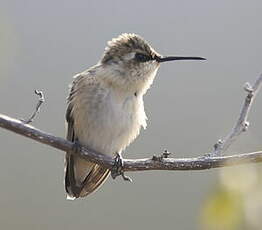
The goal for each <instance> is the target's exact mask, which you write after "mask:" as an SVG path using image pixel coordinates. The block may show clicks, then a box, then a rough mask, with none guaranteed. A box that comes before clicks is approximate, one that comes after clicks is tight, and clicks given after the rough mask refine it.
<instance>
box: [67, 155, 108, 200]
mask: <svg viewBox="0 0 262 230" xmlns="http://www.w3.org/2000/svg"><path fill="white" fill-rule="evenodd" d="M109 173H110V170H108V169H106V168H104V167H102V166H100V165H98V164H95V163H91V162H88V161H86V160H83V159H81V158H79V157H77V156H73V155H71V154H68V153H67V154H66V159H65V190H66V193H67V198H68V199H75V198H78V197H84V196H87V195H89V194H90V193H92V192H94V191H95V190H96V189H98V187H100V186H101V185H102V184H103V182H104V181H105V180H106V178H107V177H108V175H109Z"/></svg>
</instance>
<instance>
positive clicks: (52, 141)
mask: <svg viewBox="0 0 262 230" xmlns="http://www.w3.org/2000/svg"><path fill="white" fill-rule="evenodd" d="M261 84H262V75H260V76H259V78H258V79H257V80H256V82H255V84H254V85H253V86H250V85H249V84H247V86H246V87H245V90H246V91H247V92H248V95H247V97H246V98H245V102H244V105H243V107H242V109H241V113H240V117H239V119H238V121H237V123H236V125H235V127H234V128H233V130H232V131H231V133H230V134H229V135H228V136H227V137H226V138H225V139H224V140H223V141H219V142H218V143H217V144H216V145H215V150H214V151H213V152H212V153H209V154H206V155H204V156H200V157H196V158H168V153H167V152H165V153H164V154H163V155H161V156H160V157H156V156H153V157H152V158H147V159H135V160H131V159H125V160H124V167H123V170H124V171H142V170H203V169H210V168H218V167H225V166H232V165H240V164H245V163H257V162H262V151H258V152H253V153H244V154H235V155H231V156H218V155H219V154H221V153H222V152H224V151H225V150H226V149H227V148H228V147H229V145H230V144H231V143H232V141H233V140H234V139H235V138H236V137H237V136H238V135H239V134H241V133H242V132H243V131H245V130H246V129H247V126H248V125H247V124H248V123H247V117H248V113H249V110H250V107H251V105H252V102H253V100H254V97H255V95H256V93H257V92H258V90H259V88H260V86H261ZM0 127H2V128H4V129H7V130H10V131H13V132H15V133H17V134H20V135H23V136H25V137H28V138H31V139H33V140H36V141H38V142H41V143H43V144H47V145H50V146H52V147H54V148H57V149H60V150H62V151H70V152H71V153H72V154H76V155H78V156H80V157H82V158H83V159H86V160H88V161H91V162H94V163H97V164H100V165H102V166H104V167H105V168H108V169H111V168H112V167H113V165H114V158H112V157H110V156H108V155H105V154H101V153H98V152H96V151H94V150H92V149H88V148H86V147H81V148H79V149H78V151H77V150H76V148H74V143H72V142H70V141H67V140H65V139H63V138H61V137H56V136H54V135H52V134H48V133H45V132H43V131H41V130H39V129H36V128H34V127H33V126H31V125H28V124H25V123H23V122H21V121H19V120H17V119H13V118H10V117H8V116H5V115H2V114H0ZM76 151H77V152H76Z"/></svg>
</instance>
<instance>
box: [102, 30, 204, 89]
mask: <svg viewBox="0 0 262 230" xmlns="http://www.w3.org/2000/svg"><path fill="white" fill-rule="evenodd" d="M174 60H205V59H204V58H201V57H178V56H168V57H164V56H162V55H160V54H159V53H157V52H156V51H155V50H154V49H153V48H152V47H151V46H150V45H149V44H148V42H147V41H146V40H144V39H143V38H142V37H140V36H139V35H136V34H127V33H124V34H121V35H120V36H119V37H117V38H114V39H112V40H111V41H109V42H108V46H107V47H106V49H105V52H104V54H103V57H102V59H101V64H102V66H103V67H104V68H105V69H106V71H108V75H110V77H109V76H108V77H109V78H110V80H111V81H112V82H115V83H116V84H117V85H118V86H120V87H123V88H124V89H129V88H131V89H132V88H133V87H134V88H137V90H138V91H142V92H145V91H146V90H147V89H148V88H149V87H150V85H151V84H152V82H153V79H154V77H155V75H156V72H157V70H158V68H159V66H160V63H163V62H167V61H174Z"/></svg>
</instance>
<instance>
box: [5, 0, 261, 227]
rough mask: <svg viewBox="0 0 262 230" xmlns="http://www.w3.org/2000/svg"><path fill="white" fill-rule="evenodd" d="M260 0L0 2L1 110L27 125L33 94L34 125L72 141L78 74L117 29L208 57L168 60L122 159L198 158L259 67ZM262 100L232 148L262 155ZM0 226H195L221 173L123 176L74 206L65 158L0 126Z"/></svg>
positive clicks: (170, 49) (221, 130)
mask: <svg viewBox="0 0 262 230" xmlns="http://www.w3.org/2000/svg"><path fill="white" fill-rule="evenodd" d="M261 10H262V1H259V0H257V1H240V0H234V1H228V0H222V1H208V0H199V1H193V0H189V1H179V0H172V1H137V0H132V1H122V0H121V1H120V0H116V1H90V0H85V1H50V0H46V1H33V0H27V1H19V0H17V1H15V0H11V1H8V0H6V1H5V0H1V1H0V50H1V52H0V106H1V111H0V113H4V114H6V115H9V116H13V117H15V118H27V117H28V116H29V115H30V114H31V112H32V110H33V109H34V107H35V104H36V102H37V97H36V96H35V95H34V94H33V91H34V89H41V90H43V91H44V93H45V96H46V103H45V104H44V105H43V107H42V109H41V113H40V114H39V115H38V117H37V119H36V120H35V121H34V123H33V125H34V126H36V127H37V128H40V129H42V130H44V131H47V132H50V133H53V134H55V135H57V136H62V137H63V136H64V135H65V121H64V114H65V109H66V97H67V94H68V84H69V83H70V82H71V80H72V76H73V75H74V74H76V73H78V72H80V71H83V70H85V69H86V68H88V67H90V66H92V65H94V64H96V62H97V61H98V60H99V58H100V57H101V55H102V53H103V50H104V47H105V46H106V42H107V41H108V40H110V39H111V38H112V37H116V36H118V35H119V34H120V33H122V32H134V33H137V34H140V35H141V36H143V37H144V38H145V39H146V40H148V41H149V42H150V44H151V45H152V46H153V47H154V48H155V49H156V50H157V51H158V52H160V53H161V54H165V55H167V54H174V55H195V56H203V57H206V58H207V59H208V60H207V61H205V62H197V61H192V62H190V61H187V62H186V61H184V62H173V63H166V64H163V65H162V66H161V68H160V71H159V72H158V75H157V77H156V79H155V82H154V84H153V86H152V88H151V90H150V91H149V92H148V93H147V95H146V97H145V107H146V112H147V115H148V118H149V120H148V128H147V130H145V131H142V132H141V135H140V136H139V138H138V139H137V140H136V141H135V142H134V143H133V144H132V145H131V146H130V147H129V148H128V149H127V150H126V154H125V155H124V156H125V157H127V158H143V157H150V156H152V154H158V153H161V152H162V151H163V150H164V149H168V150H169V151H171V152H174V153H175V156H177V157H192V156H197V155H199V154H203V153H205V152H207V151H210V150H211V149H212V146H213V144H214V143H215V142H216V141H217V139H218V138H221V137H223V136H224V135H225V134H227V133H228V131H229V130H230V129H231V127H232V126H233V124H234V122H235V120H236V118H237V116H238V114H239V110H240V106H241V104H242V102H243V98H244V96H245V93H244V91H243V88H242V86H243V84H244V83H245V82H246V81H250V82H253V81H254V80H255V79H256V77H257V76H258V75H259V74H260V73H261V72H262V42H261V41H262V25H261V22H262V14H261ZM261 103H262V94H261V93H260V95H258V98H257V100H256V102H255V104H254V107H253V108H252V111H251V114H250V121H251V126H250V129H249V131H248V133H246V134H244V135H243V136H241V138H239V139H238V141H237V142H236V143H235V144H234V145H233V146H232V147H231V148H230V149H229V150H228V153H237V152H239V153H240V152H241V153H242V152H247V151H256V150H261V139H262V131H261V130H262V119H261V113H262V106H261ZM0 145H1V151H0V152H1V160H0V183H1V187H0V226H1V229H18V228H19V229H21V230H22V229H56V230H59V229H102V228H107V229H127V230H129V229H130V230H131V229H160V228H162V229H167V228H172V229H199V228H200V227H199V214H200V210H201V205H202V202H203V200H205V197H206V196H207V195H208V193H209V192H210V190H212V188H213V186H214V185H215V184H216V183H217V175H218V172H219V170H209V171H203V172H190V171H187V172H176V171H173V172H171V171H170V172H158V171H150V172H139V173H128V175H129V176H131V177H132V179H133V181H134V182H133V183H132V184H131V183H126V182H125V181H123V180H122V179H121V178H117V179H116V180H115V181H113V180H112V179H111V178H109V180H108V181H107V182H106V183H105V184H104V186H103V187H101V189H100V190H99V191H97V192H96V193H95V194H94V195H92V196H90V197H87V198H85V199H79V200H76V201H73V202H72V201H67V200H66V199H65V194H64V186H63V157H64V154H63V152H60V151H58V150H56V149H53V148H50V147H48V146H45V145H42V144H38V143H36V142H33V141H31V140H29V139H26V138H23V137H21V136H17V135H15V134H14V133H11V132H9V131H5V130H3V129H1V130H0Z"/></svg>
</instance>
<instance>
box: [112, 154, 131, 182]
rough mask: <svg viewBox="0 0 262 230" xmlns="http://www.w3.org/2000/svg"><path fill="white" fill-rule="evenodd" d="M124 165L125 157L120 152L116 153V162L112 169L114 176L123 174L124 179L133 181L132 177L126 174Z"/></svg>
mask: <svg viewBox="0 0 262 230" xmlns="http://www.w3.org/2000/svg"><path fill="white" fill-rule="evenodd" d="M123 167H124V162H123V158H122V156H121V155H120V154H119V153H116V157H115V163H114V166H113V167H112V169H111V176H112V178H113V179H115V178H116V177H117V176H120V175H121V176H122V178H123V179H124V180H126V181H129V182H132V179H131V178H130V177H128V176H126V175H125V173H124V170H123Z"/></svg>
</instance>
